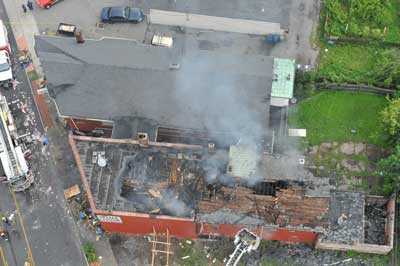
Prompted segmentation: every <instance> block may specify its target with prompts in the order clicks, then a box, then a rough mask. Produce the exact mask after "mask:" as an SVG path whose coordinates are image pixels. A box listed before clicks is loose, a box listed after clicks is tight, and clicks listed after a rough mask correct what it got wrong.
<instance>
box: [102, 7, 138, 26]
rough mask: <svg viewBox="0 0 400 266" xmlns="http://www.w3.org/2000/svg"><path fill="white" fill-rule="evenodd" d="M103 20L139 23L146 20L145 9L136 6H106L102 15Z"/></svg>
mask: <svg viewBox="0 0 400 266" xmlns="http://www.w3.org/2000/svg"><path fill="white" fill-rule="evenodd" d="M100 18H101V21H102V22H108V23H114V22H132V23H139V22H142V21H143V20H144V14H143V11H142V10H141V9H140V8H134V7H128V6H127V7H104V8H103V9H102V10H101V15H100Z"/></svg>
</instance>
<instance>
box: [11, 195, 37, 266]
mask: <svg viewBox="0 0 400 266" xmlns="http://www.w3.org/2000/svg"><path fill="white" fill-rule="evenodd" d="M8 190H9V191H10V193H11V195H12V197H13V200H14V203H15V207H16V209H17V216H18V220H19V223H20V225H21V228H22V233H23V235H24V239H25V243H26V247H27V249H28V260H29V262H30V263H31V265H32V266H35V261H34V260H33V256H32V249H31V245H30V244H29V240H28V236H27V234H26V230H25V226H24V221H23V220H22V215H21V211H20V208H19V203H18V201H17V197H16V196H15V192H14V191H13V190H12V189H11V188H8Z"/></svg>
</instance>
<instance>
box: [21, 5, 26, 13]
mask: <svg viewBox="0 0 400 266" xmlns="http://www.w3.org/2000/svg"><path fill="white" fill-rule="evenodd" d="M22 10H23V11H24V13H26V11H27V9H26V6H25V5H24V4H22Z"/></svg>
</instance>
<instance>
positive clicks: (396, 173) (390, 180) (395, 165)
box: [377, 144, 400, 195]
mask: <svg viewBox="0 0 400 266" xmlns="http://www.w3.org/2000/svg"><path fill="white" fill-rule="evenodd" d="M377 174H378V175H379V176H381V177H383V186H382V188H381V190H382V191H381V192H382V193H383V194H385V195H389V194H391V193H393V191H394V190H396V189H399V188H400V187H399V184H400V144H397V145H396V147H395V148H394V150H393V153H392V154H391V155H390V156H389V157H387V158H384V159H381V160H380V161H379V162H378V173H377Z"/></svg>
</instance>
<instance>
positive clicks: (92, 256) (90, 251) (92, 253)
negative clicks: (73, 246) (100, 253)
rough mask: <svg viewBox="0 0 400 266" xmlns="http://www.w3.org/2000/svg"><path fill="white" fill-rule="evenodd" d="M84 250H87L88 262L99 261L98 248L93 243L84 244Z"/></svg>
mask: <svg viewBox="0 0 400 266" xmlns="http://www.w3.org/2000/svg"><path fill="white" fill-rule="evenodd" d="M83 251H84V252H85V256H86V259H87V260H88V262H90V263H91V262H95V261H97V254H96V249H95V248H94V245H93V243H90V242H87V243H85V244H83Z"/></svg>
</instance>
